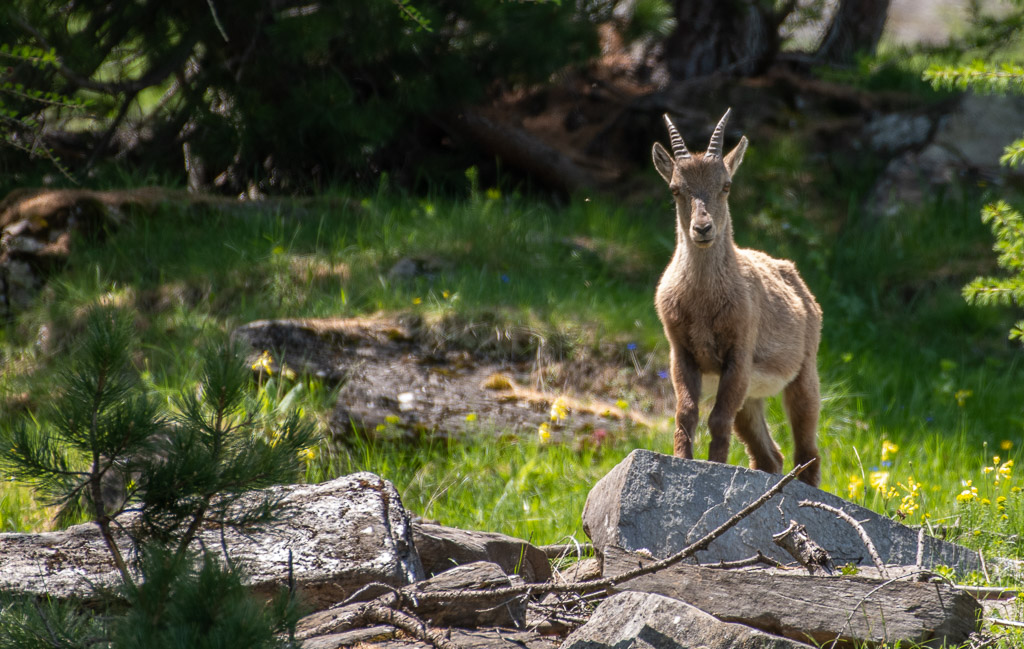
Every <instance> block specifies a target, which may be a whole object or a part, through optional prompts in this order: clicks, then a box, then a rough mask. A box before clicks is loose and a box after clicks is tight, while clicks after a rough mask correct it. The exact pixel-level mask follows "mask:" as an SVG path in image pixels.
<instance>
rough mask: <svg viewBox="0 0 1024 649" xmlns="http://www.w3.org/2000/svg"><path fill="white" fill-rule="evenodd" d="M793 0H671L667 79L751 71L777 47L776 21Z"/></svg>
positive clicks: (763, 63)
mask: <svg viewBox="0 0 1024 649" xmlns="http://www.w3.org/2000/svg"><path fill="white" fill-rule="evenodd" d="M794 5H795V3H792V2H786V3H785V4H784V5H783V6H782V8H779V9H776V8H775V3H774V2H772V1H771V0H675V16H676V22H677V25H678V26H677V27H676V31H675V32H673V33H672V34H671V35H670V36H669V37H668V40H667V41H666V42H665V56H666V59H667V63H668V69H669V73H670V74H671V75H672V78H673V79H676V80H680V81H681V80H685V79H693V78H695V77H703V76H708V75H711V74H715V73H719V72H728V73H732V74H736V75H738V76H751V75H754V74H757V73H759V72H762V71H764V69H765V68H767V67H768V66H769V65H770V64H771V63H772V61H773V60H774V59H775V56H776V54H778V51H779V43H780V41H779V25H781V24H782V21H783V20H784V19H785V18H786V16H787V15H789V13H791V12H792V10H793V6H794Z"/></svg>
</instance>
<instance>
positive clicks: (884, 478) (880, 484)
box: [868, 471, 889, 492]
mask: <svg viewBox="0 0 1024 649" xmlns="http://www.w3.org/2000/svg"><path fill="white" fill-rule="evenodd" d="M868 484H870V485H871V486H872V487H874V489H875V491H878V492H882V491H885V488H886V487H887V486H888V485H889V472H888V471H873V472H871V473H869V474H868Z"/></svg>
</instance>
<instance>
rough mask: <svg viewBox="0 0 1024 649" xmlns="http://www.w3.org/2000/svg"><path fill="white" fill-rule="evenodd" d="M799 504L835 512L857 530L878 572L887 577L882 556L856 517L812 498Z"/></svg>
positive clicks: (831, 512)
mask: <svg viewBox="0 0 1024 649" xmlns="http://www.w3.org/2000/svg"><path fill="white" fill-rule="evenodd" d="M799 504H800V506H801V507H816V508H818V509H823V510H825V511H827V512H829V513H830V514H835V515H836V516H838V517H839V518H841V519H843V520H844V521H846V522H847V523H849V524H850V526H851V527H853V529H855V530H856V531H857V534H858V535H860V540H861V541H863V542H864V547H866V548H867V549H868V555H869V556H870V557H871V560H872V561H874V562H875V567H877V568H878V572H879V574H881V575H882V578H883V579H888V578H889V572H888V571H887V570H886V569H885V564H884V563H883V562H882V558H881V557H879V556H878V550H876V549H875V544H874V543H872V542H871V537H870V536H868V533H867V532H866V531H865V530H864V526H862V525H861V524H860V522H859V521H857V519H856V518H854V517H853V516H850V515H849V514H847V513H846V512H844V511H843V510H841V509H839V508H837V507H832V506H831V505H826V504H825V503H819V502H817V501H814V500H801V501H800V503H799Z"/></svg>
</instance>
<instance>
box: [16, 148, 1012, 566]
mask: <svg viewBox="0 0 1024 649" xmlns="http://www.w3.org/2000/svg"><path fill="white" fill-rule="evenodd" d="M861 171H862V170H861ZM862 175H863V174H862V173H861V172H860V171H858V170H852V171H847V172H845V175H844V173H843V172H842V171H841V172H840V174H839V175H838V176H837V175H835V174H831V173H826V172H825V171H823V170H822V165H820V164H819V163H818V161H815V160H810V159H807V158H806V157H805V156H804V155H803V153H802V149H801V147H800V146H799V145H798V144H797V143H794V142H778V143H775V144H774V145H771V146H770V145H768V143H755V144H754V147H753V148H752V149H751V151H750V153H749V154H748V157H747V160H746V161H745V163H744V167H743V168H742V170H741V172H740V176H739V177H738V178H737V183H736V190H735V192H734V195H733V199H732V207H733V213H734V215H735V220H736V225H735V230H736V232H737V238H738V242H739V243H740V244H741V245H747V246H752V247H758V248H761V249H764V250H766V251H768V252H770V253H772V254H776V255H779V256H787V257H790V258H793V259H794V260H795V261H796V262H797V265H798V267H799V268H800V269H801V272H802V273H803V274H804V276H805V278H806V279H807V281H808V283H809V284H810V285H811V288H812V290H813V291H814V292H815V293H816V295H817V296H818V299H819V301H820V302H821V303H822V306H823V308H824V311H825V316H826V320H825V322H826V324H825V331H824V340H823V345H822V350H821V356H820V361H819V364H820V367H821V374H822V377H823V383H824V385H823V388H824V390H823V391H824V394H825V403H824V410H823V418H822V426H821V446H822V450H823V452H824V457H825V472H824V483H823V487H824V488H825V489H827V490H829V491H832V492H835V493H838V494H842V495H846V494H847V493H848V489H849V488H850V486H851V480H852V482H853V484H854V486H856V483H857V481H858V480H863V482H866V483H870V482H871V479H870V477H871V474H872V473H873V472H878V473H881V472H886V471H888V472H889V473H890V475H889V477H888V483H887V484H888V488H886V489H874V488H871V487H870V486H865V487H862V488H860V489H859V490H855V491H854V493H855V495H856V498H857V499H858V500H861V501H862V502H864V503H865V504H867V505H869V506H872V507H874V508H875V509H878V510H880V511H885V512H887V513H890V514H895V512H896V510H897V508H899V507H900V506H901V504H903V503H902V500H903V498H904V496H905V490H904V489H901V488H900V487H899V486H898V485H899V484H903V485H904V486H907V485H908V483H907V479H908V478H911V477H912V478H913V479H914V480H915V481H917V482H919V483H921V487H920V488H919V489H918V494H919V496H918V497H917V498H916V501H917V502H918V503H919V505H920V507H919V509H917V510H916V511H913V512H912V513H911V516H910V519H909V520H910V522H913V523H919V522H922V521H924V520H930V521H931V522H932V523H934V524H938V523H941V524H947V525H950V526H952V527H954V528H955V533H956V534H960V535H966V536H967V538H966V541H967V542H970V543H975V544H978V543H982V544H984V545H986V546H987V547H991V548H992V549H993V551H997V552H999V553H1002V554H1010V555H1014V556H1018V555H1020V554H1021V552H1020V546H1019V545H1017V543H1016V541H1013V542H1012V543H1008V544H1007V543H1003V542H1002V541H1005V540H1006V538H1007V537H1006V536H1000V535H1010V534H1019V532H1020V531H1021V527H1022V520H1024V519H1022V516H1021V514H1020V513H1019V512H1021V511H1024V507H1021V505H1024V503H1021V502H1020V494H1019V490H1017V491H1013V490H1012V488H1013V487H1014V486H1015V485H1017V484H1020V482H1016V481H1014V480H1007V479H1006V477H1005V476H1004V477H1003V479H1002V480H1001V481H1000V483H999V484H998V485H996V484H993V482H994V478H995V477H996V476H998V475H999V473H998V471H991V472H989V473H983V472H982V468H983V466H985V465H989V466H990V465H991V464H992V457H991V456H992V455H994V454H997V453H998V454H999V455H1001V456H1002V457H1001V461H1005V460H1006V459H1008V458H1014V459H1018V450H1019V449H1020V447H1021V444H1022V442H1024V440H1022V407H1021V402H1020V394H1019V388H1018V386H1019V385H1020V384H1021V379H1022V378H1024V367H1022V366H1021V362H1020V361H1021V352H1020V349H1019V348H1018V347H1014V346H1011V345H1009V344H1008V343H1007V342H1006V340H1005V338H1006V336H1005V331H1006V329H1007V328H1008V325H1009V321H1010V317H1009V315H1008V314H1006V313H1002V312H999V311H986V310H979V309H975V308H970V307H967V306H966V305H965V304H964V303H963V301H962V300H961V299H960V297H959V287H960V286H961V285H962V284H963V283H964V282H965V281H966V280H967V279H969V278H970V277H972V276H973V275H974V274H976V273H978V272H980V271H989V270H991V269H992V268H993V265H992V263H991V259H992V253H991V252H989V248H990V235H989V234H988V233H987V231H986V230H985V228H984V227H983V226H982V225H981V223H980V221H979V218H978V209H979V207H980V204H981V200H980V198H979V197H978V196H976V195H975V192H973V191H961V190H951V191H950V192H948V193H947V194H946V195H945V196H939V197H935V199H934V200H933V201H932V202H931V203H929V204H928V205H923V206H920V207H918V208H916V209H911V210H908V211H907V212H906V213H904V214H901V215H899V216H898V217H895V218H892V219H889V220H884V221H876V220H872V219H870V218H868V217H867V216H865V215H863V214H860V212H859V210H858V209H856V207H853V208H851V206H856V205H858V204H859V201H860V199H861V198H862V195H861V193H862V192H863V184H864V181H863V178H862V177H861V176H862ZM654 187H657V189H654V190H652V194H651V198H650V199H649V200H648V202H646V203H631V204H620V203H616V202H613V201H611V200H610V199H607V198H596V197H595V198H593V199H592V200H590V199H587V198H586V197H578V198H576V199H574V200H573V201H571V202H570V203H569V204H568V205H564V206H552V205H549V204H545V203H542V202H539V201H534V200H529V199H525V198H520V197H516V196H505V195H502V194H501V193H500V192H498V191H496V190H491V191H486V190H479V191H476V192H474V193H473V194H472V195H471V196H470V197H469V198H467V199H459V200H455V199H449V198H443V197H432V198H426V199H417V198H410V197H404V196H401V195H400V194H399V193H397V192H393V191H390V190H388V189H387V188H386V187H382V189H381V190H380V191H378V192H377V193H375V194H372V195H355V194H351V193H348V192H340V193H339V195H337V196H333V197H323V199H321V200H318V201H317V202H315V203H314V204H312V205H306V206H304V207H302V208H301V209H294V210H293V209H291V208H288V209H283V208H282V209H280V210H276V211H275V210H270V211H264V212H245V213H240V212H218V211H211V210H207V209H202V210H196V211H191V212H186V211H182V210H180V209H177V208H167V209H166V210H164V211H163V212H161V213H160V214H158V215H156V216H153V217H137V218H133V219H131V220H130V221H129V222H128V223H127V224H126V225H124V226H122V227H121V228H120V229H118V230H117V231H116V232H112V233H110V234H109V236H108V237H107V238H106V239H105V240H104V241H103V242H98V243H97V242H93V243H90V242H85V241H79V242H77V243H76V246H75V248H74V253H73V256H72V259H71V262H70V264H69V265H68V268H67V269H65V270H64V271H63V272H62V273H60V274H59V275H58V276H56V277H55V278H53V280H52V281H51V282H50V284H49V286H48V287H47V288H46V290H45V291H44V293H43V294H42V296H41V297H40V299H39V300H38V303H37V304H36V305H35V306H34V307H33V308H32V309H31V310H30V311H28V312H26V313H23V314H21V315H20V316H19V317H18V319H17V321H16V322H15V323H14V324H13V325H12V326H9V327H8V328H7V329H5V330H3V333H2V334H0V337H2V338H0V349H2V352H0V353H2V354H3V359H2V360H3V363H4V367H5V368H9V369H5V372H4V375H3V378H2V379H0V396H3V397H4V398H7V397H10V396H12V395H16V394H21V393H23V392H26V391H27V392H28V393H29V395H30V398H29V402H30V403H31V404H33V407H34V406H38V405H39V404H42V403H44V402H45V400H46V394H47V385H48V379H47V377H48V376H50V373H51V372H52V371H53V370H54V368H55V367H57V366H58V365H59V363H60V358H61V355H62V345H65V344H66V343H67V341H68V339H69V337H70V336H71V335H73V333H74V332H75V329H76V322H77V318H78V317H79V315H80V313H81V311H82V308H83V307H84V306H86V305H88V304H90V303H93V302H95V301H97V300H104V301H108V302H116V303H121V304H124V305H125V306H127V307H130V308H134V309H136V310H137V311H138V313H139V316H138V322H139V330H140V335H141V337H142V339H143V344H144V349H143V354H142V358H140V366H141V367H142V368H143V369H144V371H145V373H146V376H147V377H148V379H149V380H150V381H151V383H152V385H153V387H154V389H156V390H160V391H164V392H168V393H169V392H172V391H175V390H177V389H180V388H183V387H187V386H188V385H189V384H190V381H191V379H192V372H193V366H194V360H195V356H194V349H195V347H196V343H197V341H199V340H201V339H203V338H204V337H207V336H210V335H220V334H222V333H223V332H227V331H230V329H231V328H233V327H235V326H237V325H239V324H242V323H244V322H247V321H250V320H254V319H258V318H271V317H289V316H312V317H316V316H353V315H360V314H367V313H374V312H379V311H396V310H415V311H423V312H433V313H440V312H454V313H458V314H460V315H461V316H463V317H466V318H470V319H475V318H488V319H494V318H497V319H498V320H499V321H504V322H509V323H512V324H514V325H516V326H520V327H524V328H527V329H528V330H530V331H533V332H535V333H536V335H537V337H538V340H546V341H556V340H560V341H563V344H564V345H565V349H566V352H567V353H580V352H583V351H591V350H596V349H601V350H603V351H602V352H601V353H604V354H605V355H607V354H608V350H609V349H610V350H612V351H613V353H612V356H613V357H614V356H616V354H617V357H618V358H621V359H622V360H623V365H624V367H625V368H627V369H625V370H624V371H632V370H630V369H628V368H629V367H631V365H630V364H629V362H628V359H629V352H627V346H628V345H630V344H631V343H632V344H635V345H636V351H635V352H634V353H635V354H636V355H637V357H638V359H639V360H640V361H641V363H642V364H647V363H648V362H649V364H650V368H651V370H652V371H657V370H660V369H664V368H665V366H666V365H667V348H666V345H665V343H664V342H663V339H662V334H661V330H660V325H659V324H658V321H657V318H656V316H655V314H654V310H653V306H652V304H651V296H652V292H653V286H654V284H655V282H656V280H657V277H658V274H659V273H660V271H661V269H662V268H663V266H664V264H665V263H666V261H667V259H668V257H669V255H670V253H671V247H672V245H673V240H674V234H673V217H672V213H671V207H670V204H669V200H668V193H667V192H665V191H662V188H661V187H660V186H656V185H655V184H654V180H653V177H652V188H654ZM579 244H583V245H582V247H581V245H579ZM406 255H424V256H431V257H436V258H438V259H440V260H442V261H443V262H444V269H443V270H442V271H441V272H440V273H439V274H438V275H437V276H436V277H434V278H432V279H427V278H421V279H417V280H413V281H409V282H404V283H403V282H393V281H390V280H388V278H387V270H388V269H389V268H390V266H391V265H392V264H393V263H394V262H395V261H396V260H398V259H399V258H401V257H403V256H406ZM446 295H447V297H446ZM44 330H45V332H46V334H45V336H44V337H46V338H47V342H45V344H39V340H40V338H41V337H40V333H41V332H42V331H44ZM616 350H617V351H616ZM34 366H38V367H39V369H38V371H36V372H31V371H29V368H32V367H34ZM303 385H304V392H303V394H302V395H301V396H300V399H299V403H300V404H302V405H303V407H304V408H305V409H306V411H307V412H309V413H310V414H311V415H312V416H323V415H324V414H325V413H326V411H327V410H328V408H329V407H330V404H331V394H330V391H329V389H327V388H326V387H325V386H322V385H319V384H317V383H316V382H315V381H310V380H308V379H307V380H305V381H304V383H303ZM287 387H288V386H280V388H281V391H283V388H287ZM276 390H277V387H275V388H274V390H272V391H276ZM602 396H604V397H605V398H608V399H612V400H615V399H620V398H621V399H625V400H627V401H629V402H630V403H632V404H634V407H639V404H638V401H637V399H636V396H637V395H631V394H625V393H624V394H608V395H602ZM655 414H657V415H661V416H662V417H661V420H662V421H663V422H664V424H663V426H662V428H661V429H660V430H657V431H654V433H653V434H652V435H650V436H648V437H645V438H643V439H626V440H616V441H615V442H613V443H609V444H605V445H603V446H601V447H599V448H597V449H594V448H592V447H583V446H582V445H581V446H579V447H551V446H546V445H541V444H539V443H538V442H537V441H536V440H532V439H530V440H517V441H513V440H507V441H506V443H504V444H497V445H496V444H493V443H475V442H473V441H468V442H465V443H458V444H456V443H445V444H442V443H436V444H432V445H431V444H427V445H418V444H411V443H410V442H408V441H399V442H394V441H392V442H388V441H378V442H373V443H370V442H359V443H357V444H356V445H355V446H354V447H352V448H350V449H348V450H347V451H345V452H344V453H340V454H337V455H335V456H334V457H329V456H328V455H327V454H323V455H322V456H321V457H320V458H318V459H317V460H315V461H313V462H312V463H311V465H310V467H309V477H310V479H316V480H319V479H323V478H327V477H332V476H334V475H338V474H339V473H344V472H349V471H353V470H360V469H367V470H373V471H377V472H378V473H380V474H381V475H383V476H384V477H387V478H389V479H391V480H393V481H394V482H395V483H396V484H397V485H398V486H399V488H400V489H401V490H402V493H403V497H404V499H405V501H406V504H407V505H408V506H410V507H411V508H412V509H413V510H414V511H416V512H418V513H421V514H423V515H425V516H428V517H431V518H435V519H438V520H440V521H442V522H444V523H446V524H451V525H457V526H465V527H470V528H480V529H490V530H496V531H502V532H506V533H511V534H516V535H519V536H523V537H528V538H532V539H533V540H535V541H537V542H554V541H558V540H559V539H562V538H563V537H565V536H567V535H571V534H575V535H576V537H577V538H582V535H581V531H580V528H579V512H580V510H581V509H582V504H583V501H584V499H585V497H586V493H587V490H588V489H589V487H590V485H591V484H593V482H594V481H595V480H596V479H598V478H599V477H600V476H601V475H603V474H604V472H606V471H607V470H608V469H609V468H610V467H611V466H614V464H615V463H616V462H617V461H618V460H619V459H621V458H622V457H623V456H624V455H625V454H626V453H627V452H628V451H629V450H630V449H632V448H635V447H638V446H639V447H647V448H653V449H654V450H658V451H662V452H670V441H669V433H668V430H669V423H668V421H669V420H668V416H669V414H670V413H655ZM770 417H771V421H770V423H771V425H772V426H773V428H774V429H776V430H780V429H784V417H783V416H782V412H781V406H780V405H779V404H778V403H773V405H772V408H771V412H770ZM777 437H778V439H779V441H780V443H782V445H783V447H784V451H785V452H786V453H787V455H788V453H789V444H788V441H787V439H786V438H787V435H786V434H785V432H784V430H780V433H779V434H778V435H777ZM488 439H490V437H488ZM883 440H889V441H891V442H892V443H894V444H895V445H897V446H898V447H899V450H898V452H895V453H890V456H889V457H887V458H886V459H885V462H888V463H889V464H890V466H886V465H885V464H883V458H882V446H883V445H882V442H883ZM702 441H703V445H702V446H701V445H699V446H698V449H699V450H698V453H706V438H703V439H702ZM1007 442H1009V443H1010V444H1011V447H1010V448H1009V451H1006V450H1001V449H1000V446H1001V445H1005V443H1007ZM731 461H733V462H734V463H745V458H744V456H743V452H742V449H741V448H740V447H739V445H734V448H733V452H732V457H731ZM1018 464H1019V460H1018ZM1000 465H1001V466H1002V463H1001V464H1000ZM1010 475H1011V476H1013V470H1012V469H1011V470H1010ZM965 480H971V481H973V482H972V485H971V486H975V487H980V488H981V490H980V492H979V496H978V498H976V499H974V500H973V501H972V502H970V503H958V502H957V500H956V496H957V494H960V493H961V492H962V491H963V490H964V489H965V486H964V485H963V484H962V483H961V481H965ZM889 488H891V489H892V490H894V491H893V492H891V493H890V491H889ZM968 490H969V488H968ZM999 495H1002V496H1005V497H1006V498H1008V499H1009V500H1008V501H1007V502H1006V503H998V502H996V497H997V496H999ZM0 497H2V498H3V503H2V505H0V520H2V525H3V529H5V530H18V529H33V528H38V527H40V526H41V525H42V523H43V520H44V518H45V514H44V513H42V512H41V510H40V509H39V508H38V507H37V506H34V505H32V503H31V500H30V495H29V494H27V492H25V491H24V490H22V489H20V488H18V487H14V486H8V487H7V488H5V489H3V490H2V491H0ZM983 497H986V498H988V499H989V501H990V504H988V505H983V504H981V503H982V501H981V498H983ZM907 504H909V503H907ZM1000 506H1003V507H1005V511H1000V510H999V509H998V507H1000ZM903 507H904V509H909V507H907V506H906V505H905V504H903ZM925 514H927V515H928V517H929V518H928V519H925V518H924V515H925ZM1003 516H1006V517H1007V518H1006V519H1005V520H1004V519H1003ZM976 529H977V530H983V531H982V532H981V534H979V535H978V536H977V537H976V536H975V534H974V532H975V530H976Z"/></svg>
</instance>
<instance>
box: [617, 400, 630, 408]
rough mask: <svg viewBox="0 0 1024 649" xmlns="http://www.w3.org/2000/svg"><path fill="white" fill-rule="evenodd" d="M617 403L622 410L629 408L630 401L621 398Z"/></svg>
mask: <svg viewBox="0 0 1024 649" xmlns="http://www.w3.org/2000/svg"><path fill="white" fill-rule="evenodd" d="M615 405H616V406H618V407H619V408H620V409H622V410H628V409H629V402H628V401H626V400H625V399H619V400H618V401H616V402H615Z"/></svg>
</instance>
